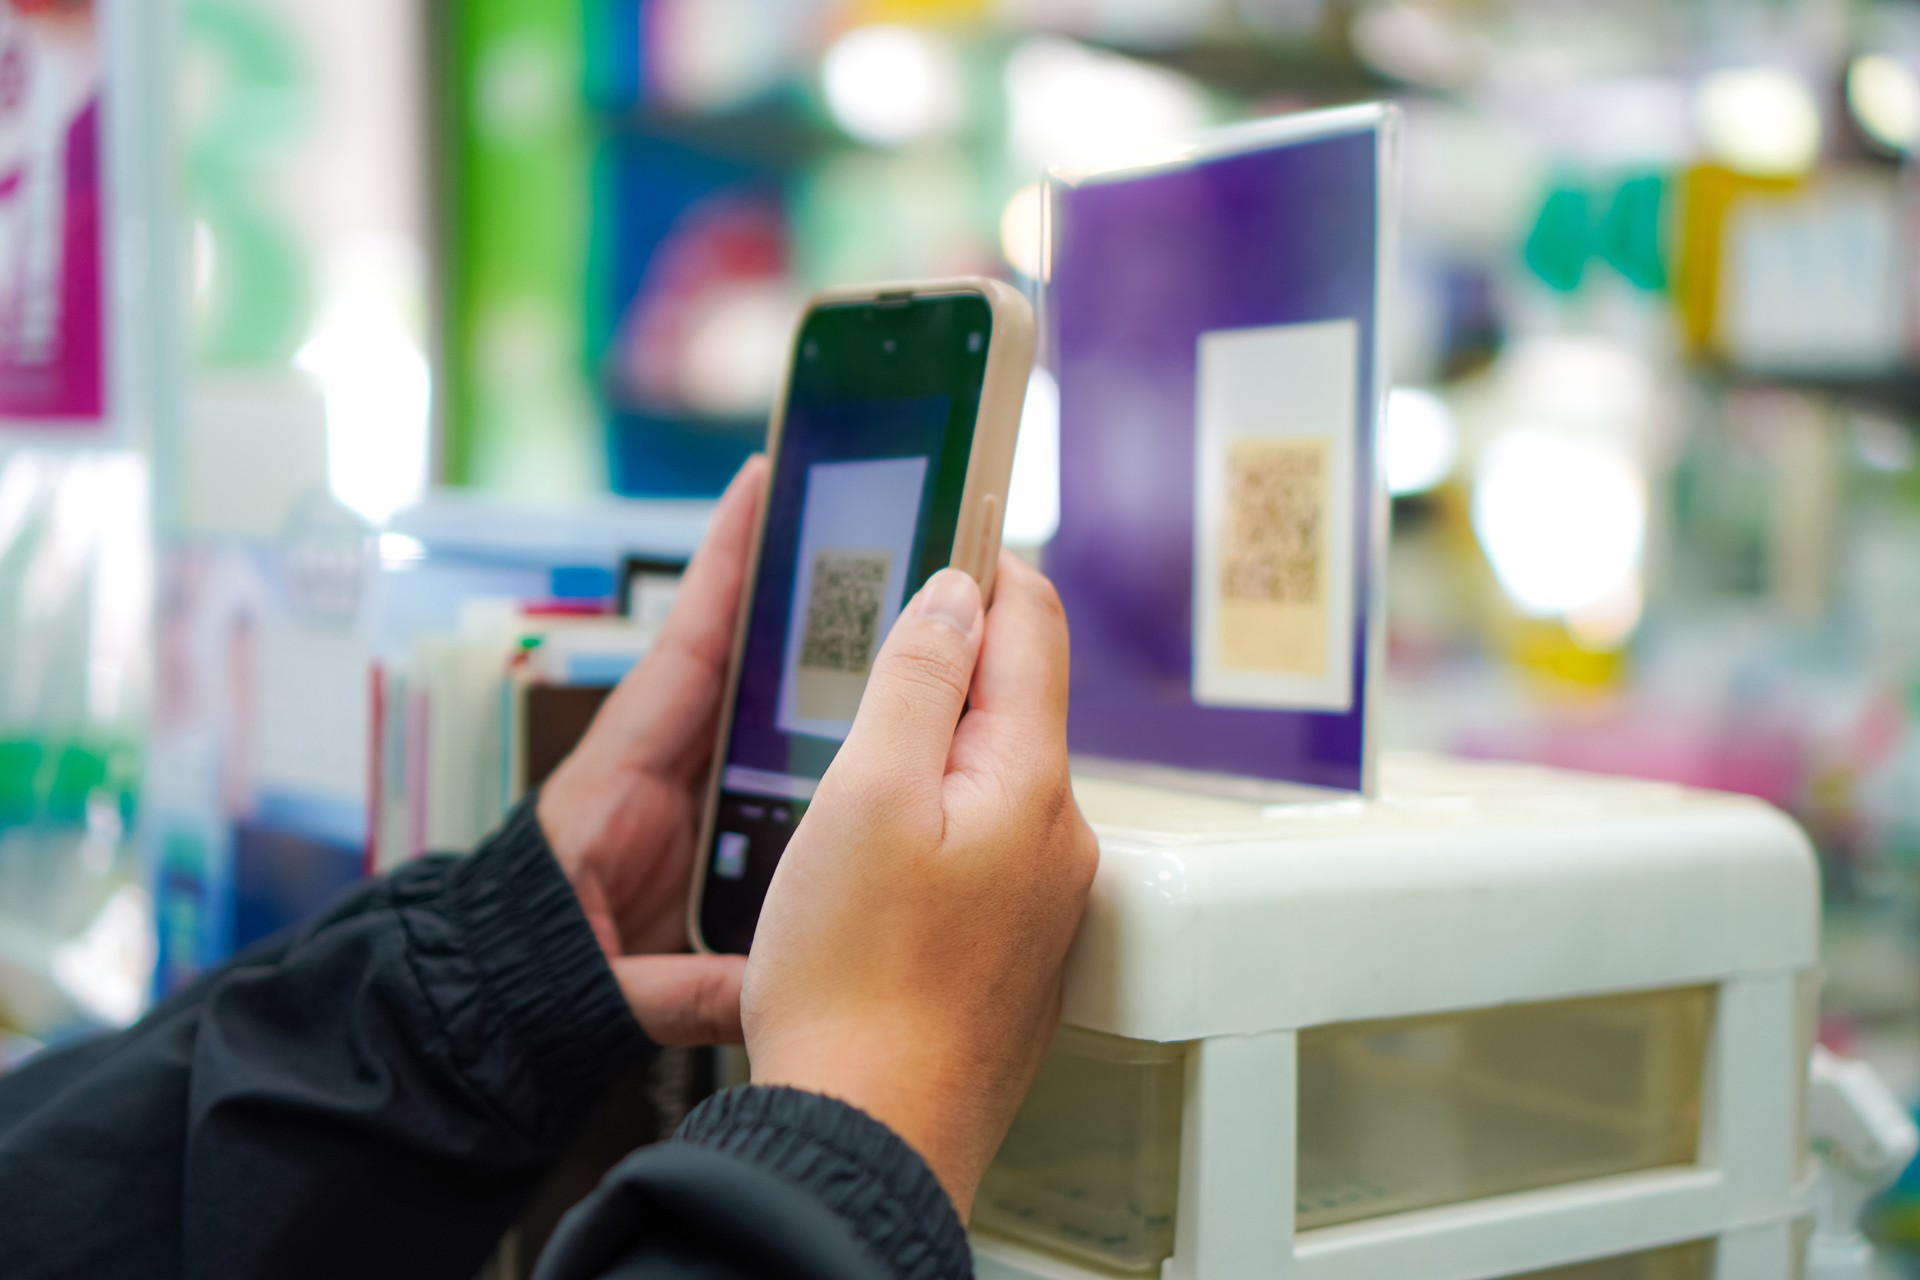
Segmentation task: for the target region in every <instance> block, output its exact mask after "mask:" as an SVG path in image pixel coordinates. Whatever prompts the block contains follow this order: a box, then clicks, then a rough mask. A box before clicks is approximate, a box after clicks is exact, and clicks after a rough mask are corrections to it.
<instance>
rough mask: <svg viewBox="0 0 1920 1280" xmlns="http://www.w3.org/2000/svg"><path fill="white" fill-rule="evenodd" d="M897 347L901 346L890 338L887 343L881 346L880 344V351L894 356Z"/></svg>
mask: <svg viewBox="0 0 1920 1280" xmlns="http://www.w3.org/2000/svg"><path fill="white" fill-rule="evenodd" d="M897 345H899V344H897V343H896V342H894V340H893V339H892V338H888V339H887V340H886V341H885V342H883V343H881V344H880V349H881V350H882V351H884V352H886V353H887V354H888V355H892V354H893V349H894V347H895V346H897Z"/></svg>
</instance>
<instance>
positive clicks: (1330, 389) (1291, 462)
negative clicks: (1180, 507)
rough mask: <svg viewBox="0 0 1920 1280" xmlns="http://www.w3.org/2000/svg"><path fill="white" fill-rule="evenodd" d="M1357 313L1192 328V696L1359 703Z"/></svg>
mask: <svg viewBox="0 0 1920 1280" xmlns="http://www.w3.org/2000/svg"><path fill="white" fill-rule="evenodd" d="M1358 344H1359V329H1358V326H1356V325H1355V324H1354V322H1353V321H1351V320H1331V321H1324V322H1320V323H1315V324H1297V325H1276V326H1273V327H1270V328H1259V329H1216V330H1214V331H1212V332H1210V333H1204V334H1201V335H1200V343H1199V361H1198V363H1199V375H1198V378H1197V379H1196V383H1197V388H1198V389H1197V393H1196V396H1197V403H1196V405H1195V411H1194V423H1195V430H1194V507H1193V521H1194V526H1193V700H1194V701H1195V702H1197V703H1200V704H1201V705H1203V706H1212V707H1267V708H1275V709H1286V710H1308V711H1347V710H1350V709H1351V708H1352V705H1353V643H1354V626H1355V617H1354V610H1355V609H1356V608H1357V607H1358V602H1357V596H1356V592H1355V582H1354V576H1355V574H1354V569H1355V566H1354V532H1355V530H1354V526H1355V512H1354V508H1353V502H1354V498H1353V495H1354V476H1353V468H1354V461H1353V454H1354V433H1355V431H1356V430H1357V429H1358V426H1359V424H1358V421H1357V419H1356V417H1355V412H1356V411H1355V403H1354V394H1355V388H1356V382H1357V379H1358V364H1357V361H1358Z"/></svg>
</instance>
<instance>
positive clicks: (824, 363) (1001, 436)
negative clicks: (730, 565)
mask: <svg viewBox="0 0 1920 1280" xmlns="http://www.w3.org/2000/svg"><path fill="white" fill-rule="evenodd" d="M1033 348H1034V323H1033V311H1032V308H1030V307H1029V306H1028V304H1027V300H1026V298H1025V297H1023V296H1022V295H1021V294H1020V293H1019V292H1018V291H1016V290H1014V289H1013V288H1011V287H1009V286H1007V285H1005V284H1002V283H1000V282H999V281H995V280H986V279H961V280H948V281H938V282H930V283H925V284H911V285H887V286H878V287H873V288H868V289H862V290H847V291H834V292H830V293H825V294H821V295H820V296H818V297H816V298H814V299H813V300H812V302H811V303H809V305H808V307H807V309H806V311H805V313H804V314H803V315H802V316H801V319H800V325H799V329H798V331H797V333H796V334H795V337H794V345H793V358H792V363H791V364H790V366H789V368H788V372H787V382H786V386H785V388H784V390H783V391H782V393H781V397H780V401H779V403H778V405H777V406H776V408H775V410H774V415H773V424H772V429H771V432H770V435H769V440H768V453H769V455H770V460H771V462H772V477H771V480H770V483H769V486H768V490H767V498H766V502H765V504H764V505H763V507H762V509H761V515H760V528H759V530H758V533H757V536H756V537H755V540H754V546H755V550H754V554H753V559H752V562H751V564H750V566H749V570H748V576H747V582H746V588H745V590H744V591H743V592H742V593H741V602H740V619H739V623H738V630H737V634H736V637H735V640H734V649H733V660H732V664H731V666H730V667H729V669H728V675H727V697H726V700H725V702H724V704H723V705H722V707H721V719H720V734H719V741H718V742H717V743H716V745H715V750H714V761H713V771H712V777H711V780H710V782H709V783H708V791H707V803H706V810H705V818H704V821H703V822H702V824H701V828H700V837H699V844H698V845H697V846H696V848H695V854H696V857H697V858H698V863H697V866H696V874H695V876H694V883H693V893H692V896H691V900H690V902H689V906H688V914H689V924H690V931H691V933H692V936H693V941H694V945H695V946H697V947H699V948H700V949H701V950H703V951H713V952H720V953H727V954H745V952H746V951H747V948H748V946H749V945H750V944H751V943H752V941H753V932H754V926H755V925H756V924H757V923H758V921H759V918H760V905H761V903H762V902H764V901H765V899H766V894H767V886H768V884H770V883H771V882H772V880H773V872H774V868H775V867H777V866H778V865H779V863H780V855H781V854H782V853H783V852H784V851H785V850H786V847H787V841H788V840H789V839H791V838H792V836H793V832H794V828H796V827H797V826H799V824H800V818H801V816H802V815H803V814H805V813H806V811H807V805H808V803H809V802H810V801H811V800H812V799H813V791H814V787H815V786H816V785H818V783H819V781H820V778H821V775H823V774H824V773H825V772H826V770H827V766H828V765H829V764H831V763H832V762H833V757H834V753H835V752H837V751H838V750H839V749H840V743H841V741H842V740H843V739H845V737H846V736H847V731H848V730H849V729H850V728H851V727H852V725H853V716H854V712H855V711H856V710H858V708H859V706H860V695H861V693H862V692H863V691H864V690H865V688H866V684H867V672H868V670H869V669H870V668H871V666H872V663H873V659H874V655H875V654H876V653H878V652H879V649H880V644H881V642H882V641H883V640H885V639H886V636H887V631H888V629H889V628H891V627H892V626H893V622H894V619H895V618H897V617H899V615H900V610H901V607H902V606H903V605H904V604H905V603H906V602H907V600H909V599H910V598H911V597H912V596H913V594H914V593H915V592H916V591H918V590H919V589H920V587H921V585H922V584H923V583H925V582H926V580H927V579H928V578H930V577H932V576H933V575H934V574H935V573H936V572H938V571H939V570H940V569H942V568H945V567H946V566H948V565H952V566H954V567H955V568H959V569H964V570H965V571H966V572H968V573H970V574H972V575H973V576H974V578H975V579H976V580H977V581H978V582H979V583H980V586H981V590H982V593H983V594H985V593H990V592H991V591H992V589H993V568H994V563H995V561H996V560H997V559H998V558H999V554H1000V530H1001V524H1002V519H1003V517H1004V515H1005V513H1006V497H1007V481H1008V478H1009V477H1010V475H1011V474H1012V471H1013V449H1014V443H1015V441H1016V439H1017V437H1018V435H1019V429H1020V410H1021V406H1022V405H1023V403H1024V402H1025V398H1026V390H1027V379H1028V378H1029V377H1030V376H1031V374H1032V371H1033Z"/></svg>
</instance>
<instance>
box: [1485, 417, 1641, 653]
mask: <svg viewBox="0 0 1920 1280" xmlns="http://www.w3.org/2000/svg"><path fill="white" fill-rule="evenodd" d="M1646 525H1647V497H1646V484H1645V481H1644V480H1643V479H1642V477H1641V475H1640V473H1639V472H1638V471H1637V470H1635V468H1634V467H1633V466H1632V464H1630V463H1629V462H1628V461H1627V459H1626V458H1625V457H1623V456H1622V455H1621V454H1620V452H1619V451H1618V450H1615V449H1612V448H1609V447H1607V446H1606V445H1604V444H1601V443H1599V442H1597V441H1594V440H1591V439H1588V438H1583V437H1581V436H1579V435H1576V434H1572V433H1568V432H1562V431H1549V430H1545V429H1542V428H1537V427H1532V428H1520V429H1517V430H1514V431H1510V432H1508V433H1506V434H1505V435H1503V436H1501V437H1500V438H1499V439H1498V440H1496V441H1494V443H1493V445H1492V446H1491V447H1490V448H1489V449H1488V450H1487V451H1486V452H1485V453H1484V454H1483V455H1482V456H1481V459H1480V465H1479V468H1478V476H1477V480H1476V484H1475V486H1474V494H1473V529H1474V533H1475V534H1476V535H1477V536H1478V537H1479V539H1480V545H1481V547H1482V548H1483V549H1484V550H1485V551H1486V553H1487V559H1488V560H1489V561H1490V562H1491V563H1492V565H1493V571H1494V575H1495V576H1496V577H1498V578H1499V580H1500V585H1501V587H1502V588H1503V589H1504V590H1505V591H1506V593H1507V595H1508V596H1509V597H1510V598H1511V599H1512V600H1513V602H1514V604H1515V605H1517V606H1518V607H1519V608H1520V610H1521V611H1522V612H1524V613H1528V614H1533V615H1536V616H1547V617H1554V616H1565V615H1567V614H1569V613H1573V612H1575V611H1577V610H1581V609H1585V608H1587V607H1589V606H1592V605H1595V604H1597V603H1599V602H1600V601H1603V600H1608V599H1610V598H1612V597H1614V596H1615V595H1616V594H1617V593H1619V592H1621V591H1622V590H1624V589H1625V588H1626V587H1627V586H1628V584H1630V583H1632V582H1633V581H1635V578H1636V575H1637V574H1638V573H1639V569H1640V554H1641V549H1642V547H1643V545H1644V543H1645V539H1646Z"/></svg>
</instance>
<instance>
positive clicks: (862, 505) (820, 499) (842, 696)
mask: <svg viewBox="0 0 1920 1280" xmlns="http://www.w3.org/2000/svg"><path fill="white" fill-rule="evenodd" d="M926 475H927V460H926V459H925V458H889V459H886V460H884V461H878V462H822V463H816V464H815V465H814V466H812V467H809V468H808V469H807V489H806V498H805V506H804V508H803V510H802V512H801V516H800V550H799V556H798V558H797V561H796V564H797V569H796V572H795V574H794V589H793V604H792V606H791V613H790V614H789V618H790V622H789V625H788V627H787V650H786V660H785V662H784V663H783V664H782V666H781V674H780V711H779V716H778V719H777V723H778V725H779V727H780V728H781V729H782V730H784V731H786V732H787V733H804V734H808V735H811V736H813V737H820V738H832V739H835V740H839V739H843V738H845V737H846V736H847V731H848V730H849V729H851V728H852V727H853V716H854V713H855V712H856V711H858V710H859V709H860V695H861V694H862V693H864V692H865V691H866V687H867V672H868V671H869V670H870V669H871V667H872V665H873V658H874V655H875V654H876V653H878V652H879V650H880V642H881V641H882V640H884V639H885V638H886V634H887V632H888V631H889V630H891V629H892V627H893V621H894V619H895V618H897V617H898V616H899V615H900V607H901V605H902V604H903V603H904V602H905V601H904V596H905V594H906V578H907V566H908V565H909V564H911V563H912V560H913V535H914V530H915V528H916V526H917V524H918V522H919V518H920V496H921V490H922V489H923V488H924V487H925V484H926Z"/></svg>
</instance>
